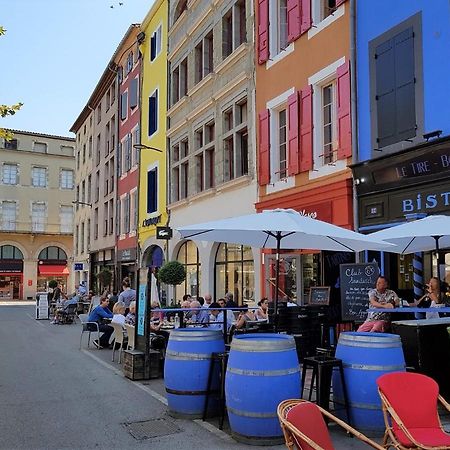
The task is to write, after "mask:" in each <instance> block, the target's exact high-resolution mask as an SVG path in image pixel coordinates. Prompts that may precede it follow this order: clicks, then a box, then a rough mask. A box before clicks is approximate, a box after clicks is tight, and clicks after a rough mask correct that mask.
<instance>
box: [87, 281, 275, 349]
mask: <svg viewBox="0 0 450 450" xmlns="http://www.w3.org/2000/svg"><path fill="white" fill-rule="evenodd" d="M123 287H124V290H123V291H122V292H121V294H120V295H119V298H118V301H117V303H115V304H114V306H113V309H112V311H111V310H110V308H109V306H110V300H109V299H108V298H107V297H106V296H102V297H101V298H100V304H99V305H98V306H97V307H95V308H94V309H93V310H92V311H91V313H90V314H89V317H88V321H89V322H96V323H97V324H98V328H99V331H100V332H101V333H102V335H101V337H100V339H99V341H96V340H95V341H94V345H95V346H96V347H97V348H110V347H112V345H113V344H110V339H111V335H112V333H113V332H114V328H113V327H112V326H111V325H110V323H119V324H121V325H122V326H124V325H125V324H129V325H133V326H134V325H135V323H136V301H135V298H136V293H135V291H134V290H133V289H131V288H130V286H129V282H128V280H124V283H123ZM180 306H181V308H182V309H184V310H187V311H184V312H183V316H184V317H183V321H184V324H185V325H187V326H199V327H208V328H211V329H216V330H221V331H223V330H224V327H225V324H226V327H227V332H229V331H230V329H231V327H232V326H234V327H235V328H236V329H242V328H246V326H247V325H248V323H250V322H257V321H267V320H268V307H269V301H268V299H267V298H263V299H261V300H260V301H259V302H258V308H257V309H256V311H254V312H253V311H252V310H249V309H248V308H245V309H242V308H239V310H237V311H233V309H222V308H238V306H237V304H236V303H235V302H234V301H233V296H232V294H227V295H226V298H220V299H218V300H217V302H213V300H212V296H211V295H210V294H207V295H205V296H204V297H198V298H197V299H192V297H191V296H190V295H185V296H184V297H183V302H182V303H181V305H180ZM225 314H226V317H225ZM177 315H178V313H177ZM177 315H175V317H173V315H171V320H173V319H175V321H174V322H170V321H167V318H166V316H165V314H164V312H163V311H161V307H160V305H159V303H158V302H157V301H152V303H151V317H150V333H151V337H150V338H151V339H152V336H153V337H154V336H160V337H163V338H164V340H165V341H167V339H168V336H169V331H168V330H170V329H171V328H174V327H175V326H177V325H178V324H177V325H176V319H177V318H178V320H179V315H178V316H177Z"/></svg>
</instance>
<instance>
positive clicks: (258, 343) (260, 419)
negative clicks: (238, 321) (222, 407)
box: [225, 333, 301, 445]
mask: <svg viewBox="0 0 450 450" xmlns="http://www.w3.org/2000/svg"><path fill="white" fill-rule="evenodd" d="M300 391H301V376H300V365H299V363H298V358H297V352H296V349H295V341H294V339H293V337H292V336H287V335H282V334H269V333H267V334H265V333H261V334H243V335H240V336H235V337H234V338H233V341H232V343H231V350H230V355H229V359H228V367H227V373H226V377H225V396H226V403H227V410H228V418H229V421H230V427H231V431H232V435H233V437H234V438H235V439H236V440H238V441H240V442H245V443H250V444H254V445H258V444H259V445H273V444H276V443H282V442H283V433H282V431H281V428H280V423H279V421H278V417H277V406H278V404H279V403H280V402H281V401H283V400H286V399H289V398H299V396H300Z"/></svg>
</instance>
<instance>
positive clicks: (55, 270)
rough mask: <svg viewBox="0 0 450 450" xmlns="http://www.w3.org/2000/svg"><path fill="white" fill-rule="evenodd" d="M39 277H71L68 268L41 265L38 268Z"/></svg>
mask: <svg viewBox="0 0 450 450" xmlns="http://www.w3.org/2000/svg"><path fill="white" fill-rule="evenodd" d="M38 268H39V275H63V276H65V275H69V269H68V268H67V266H56V265H48V266H45V265H43V264H41V265H40V266H38Z"/></svg>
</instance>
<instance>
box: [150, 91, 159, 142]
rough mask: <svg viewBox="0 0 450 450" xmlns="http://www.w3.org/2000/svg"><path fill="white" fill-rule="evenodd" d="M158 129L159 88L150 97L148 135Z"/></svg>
mask: <svg viewBox="0 0 450 450" xmlns="http://www.w3.org/2000/svg"><path fill="white" fill-rule="evenodd" d="M157 130H158V90H156V91H155V92H154V93H153V94H152V95H151V96H150V97H149V98H148V135H149V136H151V135H152V134H154V133H155V132H156V131H157Z"/></svg>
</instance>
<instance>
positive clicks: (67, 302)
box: [50, 295, 80, 325]
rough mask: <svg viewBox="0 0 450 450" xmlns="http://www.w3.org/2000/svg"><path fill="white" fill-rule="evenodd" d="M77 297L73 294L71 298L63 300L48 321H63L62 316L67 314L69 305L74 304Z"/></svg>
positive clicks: (56, 322)
mask: <svg viewBox="0 0 450 450" xmlns="http://www.w3.org/2000/svg"><path fill="white" fill-rule="evenodd" d="M79 299H80V298H79V297H78V296H77V295H74V296H73V297H72V298H69V299H67V300H65V301H64V302H63V303H62V305H61V307H59V308H58V309H57V310H56V312H55V317H54V318H53V320H52V321H51V322H50V323H51V324H53V325H58V324H60V323H62V322H63V319H64V316H65V315H67V312H68V310H69V306H70V305H76V304H77V303H78V301H79Z"/></svg>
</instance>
